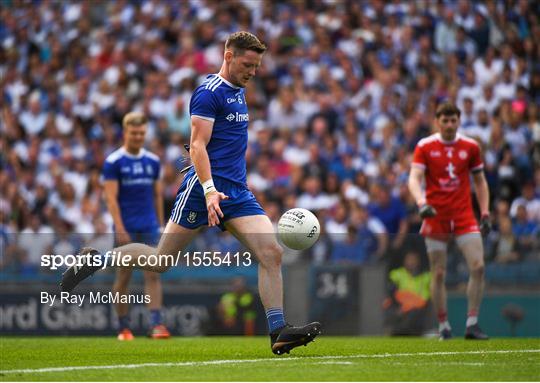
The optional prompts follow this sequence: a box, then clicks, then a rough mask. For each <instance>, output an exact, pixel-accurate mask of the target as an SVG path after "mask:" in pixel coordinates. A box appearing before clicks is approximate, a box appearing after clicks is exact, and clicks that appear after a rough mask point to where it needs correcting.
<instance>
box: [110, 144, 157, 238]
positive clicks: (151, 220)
mask: <svg viewBox="0 0 540 383" xmlns="http://www.w3.org/2000/svg"><path fill="white" fill-rule="evenodd" d="M159 173H160V163H159V157H158V156H156V155H155V154H153V153H150V152H149V151H147V150H145V149H142V150H141V151H140V153H139V154H138V155H133V154H130V153H128V152H127V151H126V150H125V149H124V148H120V149H118V150H116V151H114V152H113V153H111V154H110V155H109V156H108V157H107V159H106V160H105V164H104V165H103V173H102V177H103V179H104V180H115V181H118V205H119V206H120V214H121V216H122V222H123V223H124V226H125V227H126V230H127V231H128V232H129V233H136V232H139V233H145V232H146V233H149V232H151V231H153V230H154V229H155V228H156V227H159V222H158V218H157V213H156V208H155V203H154V202H155V201H154V182H156V180H158V179H159Z"/></svg>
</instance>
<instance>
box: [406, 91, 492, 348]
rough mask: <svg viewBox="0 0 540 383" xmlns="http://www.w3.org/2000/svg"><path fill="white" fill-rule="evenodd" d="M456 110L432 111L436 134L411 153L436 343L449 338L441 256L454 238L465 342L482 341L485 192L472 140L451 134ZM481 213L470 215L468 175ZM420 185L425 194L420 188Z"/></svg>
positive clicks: (412, 183) (449, 105)
mask: <svg viewBox="0 0 540 383" xmlns="http://www.w3.org/2000/svg"><path fill="white" fill-rule="evenodd" d="M460 116H461V111H460V110H459V109H458V108H457V107H456V106H455V105H454V104H452V103H449V102H445V103H443V104H441V105H439V106H438V107H437V110H436V113H435V126H436V127H437V128H438V130H439V133H436V134H433V135H431V136H429V137H427V138H424V139H423V140H421V141H420V142H419V143H418V144H417V146H416V148H415V151H414V157H413V163H412V166H411V172H410V175H409V190H410V191H411V194H412V195H413V197H414V198H415V200H416V203H417V205H418V208H419V209H420V216H421V217H422V219H423V223H422V228H421V229H420V233H421V234H422V236H424V238H425V241H426V248H427V251H428V256H429V261H430V268H431V274H432V277H431V278H432V280H431V295H432V299H433V305H434V307H435V310H436V312H437V316H438V320H439V334H440V337H441V339H449V338H451V337H452V332H451V328H450V324H449V323H448V317H447V308H446V307H447V306H446V287H445V276H446V258H447V244H448V241H449V240H450V239H451V238H452V237H454V238H455V239H456V243H457V245H458V247H459V248H460V250H461V252H462V253H463V255H464V257H465V259H466V261H467V265H468V267H469V273H470V276H469V284H468V286H467V298H468V313H467V323H466V330H465V338H466V339H488V337H487V336H486V335H485V334H484V333H483V332H482V330H481V329H480V327H479V326H478V311H479V308H480V302H481V300H482V295H483V290H484V249H483V245H482V236H481V235H480V233H481V232H482V234H487V232H489V230H490V228H491V227H490V226H491V225H490V221H489V189H488V186H487V182H486V179H485V177H484V171H483V169H484V164H483V162H482V157H481V154H480V147H479V146H478V144H477V143H476V141H474V140H472V139H470V138H467V137H464V136H462V135H460V134H457V129H458V126H459V118H460ZM471 173H472V179H473V183H474V189H475V191H476V198H477V200H478V204H479V206H480V211H481V217H482V218H481V224H480V226H479V225H478V223H477V221H476V218H475V216H474V211H473V206H472V200H471V197H470V192H471V186H470V174H471ZM424 182H425V193H424V190H423V188H422V185H423V184H424Z"/></svg>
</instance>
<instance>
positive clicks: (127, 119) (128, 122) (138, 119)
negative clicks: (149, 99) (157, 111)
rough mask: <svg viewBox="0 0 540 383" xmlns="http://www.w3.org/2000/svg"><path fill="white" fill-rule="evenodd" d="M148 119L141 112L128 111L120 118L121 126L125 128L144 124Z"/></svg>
mask: <svg viewBox="0 0 540 383" xmlns="http://www.w3.org/2000/svg"><path fill="white" fill-rule="evenodd" d="M147 121H148V120H147V119H146V116H145V115H144V113H141V112H129V113H128V114H126V115H125V116H124V118H123V119H122V127H123V128H124V129H125V128H126V127H128V126H142V125H144V124H146V122H147Z"/></svg>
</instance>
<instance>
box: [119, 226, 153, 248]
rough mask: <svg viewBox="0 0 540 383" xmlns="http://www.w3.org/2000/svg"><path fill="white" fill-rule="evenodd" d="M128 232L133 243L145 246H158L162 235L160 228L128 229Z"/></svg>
mask: <svg viewBox="0 0 540 383" xmlns="http://www.w3.org/2000/svg"><path fill="white" fill-rule="evenodd" d="M126 231H127V232H128V234H129V236H130V237H131V242H137V243H144V244H145V245H150V246H157V244H158V243H159V238H160V237H161V233H160V232H159V227H158V226H152V227H148V228H144V229H139V228H137V229H135V228H130V227H126Z"/></svg>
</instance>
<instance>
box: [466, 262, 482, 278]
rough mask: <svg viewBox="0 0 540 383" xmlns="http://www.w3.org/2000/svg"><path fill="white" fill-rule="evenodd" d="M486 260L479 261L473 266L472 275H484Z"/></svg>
mask: <svg viewBox="0 0 540 383" xmlns="http://www.w3.org/2000/svg"><path fill="white" fill-rule="evenodd" d="M484 269H485V267H484V262H483V261H477V262H475V263H474V264H473V265H472V266H471V270H470V272H471V275H472V276H474V277H476V278H482V277H483V276H484Z"/></svg>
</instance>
